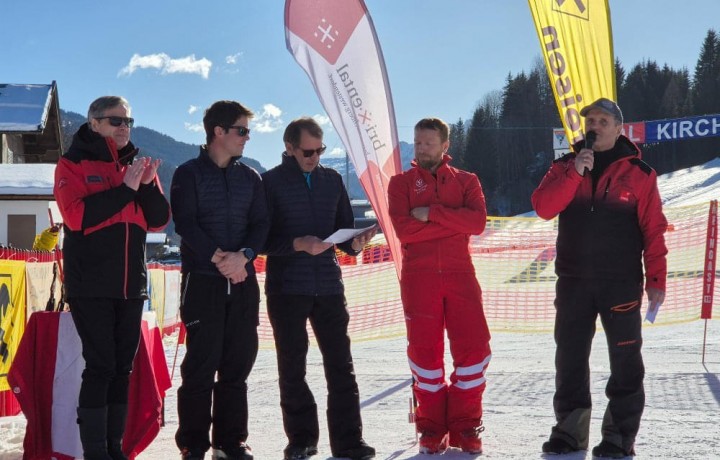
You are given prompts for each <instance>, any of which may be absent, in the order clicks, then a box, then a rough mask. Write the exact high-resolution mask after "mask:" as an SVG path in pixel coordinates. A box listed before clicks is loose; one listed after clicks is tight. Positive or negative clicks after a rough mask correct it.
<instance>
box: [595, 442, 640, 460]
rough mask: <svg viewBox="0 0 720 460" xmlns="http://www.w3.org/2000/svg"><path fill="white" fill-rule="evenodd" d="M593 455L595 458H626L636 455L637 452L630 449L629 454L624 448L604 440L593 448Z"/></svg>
mask: <svg viewBox="0 0 720 460" xmlns="http://www.w3.org/2000/svg"><path fill="white" fill-rule="evenodd" d="M592 454H593V457H600V458H625V457H632V456H633V455H635V450H634V449H630V451H629V452H628V451H626V450H625V449H623V448H622V447H620V446H616V445H615V444H612V443H610V442H609V441H606V440H604V439H603V440H602V441H600V444H598V445H597V446H595V447H593V450H592Z"/></svg>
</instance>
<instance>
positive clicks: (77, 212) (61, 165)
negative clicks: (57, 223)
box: [53, 158, 85, 231]
mask: <svg viewBox="0 0 720 460" xmlns="http://www.w3.org/2000/svg"><path fill="white" fill-rule="evenodd" d="M83 177H84V175H83V172H82V170H81V167H80V165H79V164H76V163H73V162H71V161H69V160H67V159H65V158H61V159H60V161H59V162H58V164H57V167H56V168H55V187H54V189H53V194H54V195H55V200H56V201H57V205H58V208H59V209H60V214H61V215H62V218H63V223H64V224H65V225H67V226H68V228H69V229H70V230H72V231H79V230H82V221H83V215H84V213H85V202H84V201H83V198H84V194H83V190H84V189H85V187H84V182H83Z"/></svg>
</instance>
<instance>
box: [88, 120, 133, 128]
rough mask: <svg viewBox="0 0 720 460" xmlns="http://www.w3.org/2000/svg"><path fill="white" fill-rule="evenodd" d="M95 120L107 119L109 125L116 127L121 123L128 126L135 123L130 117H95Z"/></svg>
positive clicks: (130, 126)
mask: <svg viewBox="0 0 720 460" xmlns="http://www.w3.org/2000/svg"><path fill="white" fill-rule="evenodd" d="M95 119H96V120H107V121H108V123H110V126H114V127H116V128H117V127H118V126H120V125H122V124H123V123H124V124H125V126H127V127H128V128H132V127H133V125H134V124H135V119H134V118H130V117H95Z"/></svg>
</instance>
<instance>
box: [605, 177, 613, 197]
mask: <svg viewBox="0 0 720 460" xmlns="http://www.w3.org/2000/svg"><path fill="white" fill-rule="evenodd" d="M611 180H612V178H608V181H607V185H605V193H604V194H603V201H605V200H606V199H607V196H608V192H609V191H610V181H611Z"/></svg>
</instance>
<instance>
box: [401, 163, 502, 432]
mask: <svg viewBox="0 0 720 460" xmlns="http://www.w3.org/2000/svg"><path fill="white" fill-rule="evenodd" d="M450 159H451V158H450V156H448V155H444V156H443V160H442V164H441V165H440V166H439V167H438V169H437V171H436V174H435V175H433V174H432V173H431V172H430V171H427V170H425V169H422V168H420V167H418V166H417V164H416V163H415V162H414V161H413V168H412V169H410V170H408V171H406V172H404V173H401V174H398V175H396V176H394V177H393V178H392V179H391V180H390V184H389V186H388V195H389V207H390V218H391V220H392V223H393V226H394V227H395V232H396V233H397V236H398V238H399V239H400V242H401V243H402V257H403V267H402V279H401V282H400V290H401V296H402V301H403V308H404V310H405V324H406V327H407V336H408V358H409V360H410V369H411V371H412V374H413V378H414V381H415V382H414V385H413V391H414V394H415V397H416V399H417V404H418V406H417V411H416V423H417V429H418V431H420V432H433V433H440V434H443V433H446V432H448V431H450V433H451V434H454V433H459V432H461V431H463V430H466V429H469V428H473V427H478V426H480V425H481V419H482V394H483V391H484V390H485V369H486V368H487V365H488V363H489V362H490V344H489V342H490V331H489V330H488V327H487V322H486V320H485V314H484V313H483V308H482V292H481V290H480V285H479V283H478V280H477V278H476V276H475V267H474V266H473V264H472V259H471V257H470V251H469V243H470V235H479V234H480V233H482V232H483V230H484V229H485V224H486V218H487V211H486V209H485V196H484V195H483V192H482V187H481V186H480V181H479V180H478V178H477V176H475V175H474V174H471V173H468V172H466V171H462V170H459V169H457V168H453V167H452V166H449V165H448V162H449V161H450ZM417 207H429V214H428V221H427V222H422V221H420V220H417V219H415V218H414V217H413V216H412V215H411V210H412V209H414V208H417ZM445 329H446V330H447V335H448V339H449V342H450V352H451V353H452V357H453V366H454V372H453V373H452V375H451V376H450V382H449V385H448V382H446V379H445V365H444V360H443V356H444V342H445V340H444V330H445Z"/></svg>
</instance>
